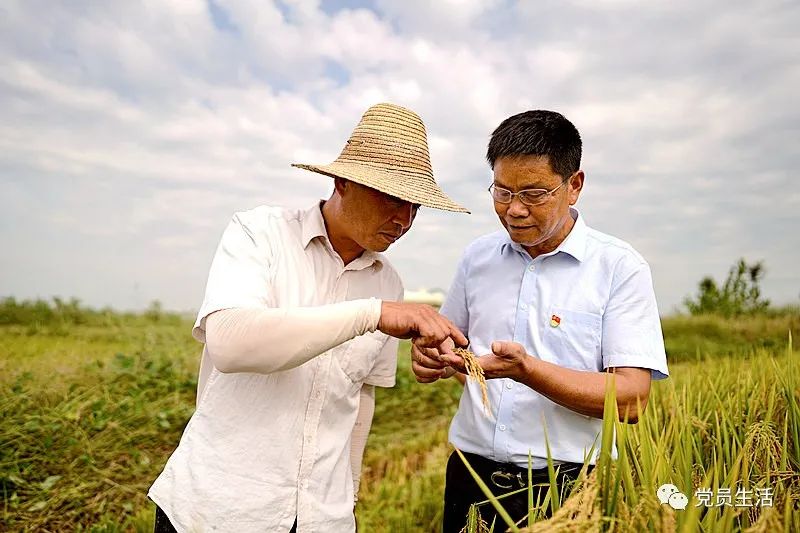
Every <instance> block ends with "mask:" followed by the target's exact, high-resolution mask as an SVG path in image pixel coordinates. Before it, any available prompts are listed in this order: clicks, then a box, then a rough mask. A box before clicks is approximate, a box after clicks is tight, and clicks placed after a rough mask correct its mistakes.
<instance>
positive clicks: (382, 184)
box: [292, 161, 469, 213]
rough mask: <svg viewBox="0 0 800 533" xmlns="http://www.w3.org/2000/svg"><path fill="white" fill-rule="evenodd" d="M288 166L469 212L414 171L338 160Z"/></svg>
mask: <svg viewBox="0 0 800 533" xmlns="http://www.w3.org/2000/svg"><path fill="white" fill-rule="evenodd" d="M292 166H293V167H296V168H302V169H305V170H310V171H311V172H316V173H318V174H323V175H325V176H330V177H332V178H344V179H346V180H350V181H354V182H356V183H360V184H361V185H366V186H367V187H370V188H372V189H376V190H378V191H380V192H382V193H386V194H388V195H390V196H394V197H396V198H400V199H401V200H405V201H407V202H412V203H415V204H420V205H424V206H425V207H431V208H433V209H441V210H444V211H453V212H455V213H469V210H467V209H466V208H464V207H462V206H460V205H459V204H457V203H456V202H454V201H453V200H451V199H450V198H449V197H448V196H447V195H446V194H445V193H444V192H443V191H442V190H441V189H440V188H439V187H438V186H437V185H436V184H435V182H432V181H431V180H429V179H424V178H423V177H422V176H418V175H417V174H416V173H415V172H408V171H404V170H402V169H399V168H383V167H381V166H377V165H375V166H373V165H368V164H366V163H350V162H347V163H345V162H340V161H334V162H333V163H331V164H329V165H307V164H301V163H294V164H292ZM397 174H402V175H403V178H404V179H403V180H398V179H397Z"/></svg>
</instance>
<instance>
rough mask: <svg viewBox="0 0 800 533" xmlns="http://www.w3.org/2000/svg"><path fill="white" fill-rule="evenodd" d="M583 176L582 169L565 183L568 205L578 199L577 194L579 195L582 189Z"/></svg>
mask: <svg viewBox="0 0 800 533" xmlns="http://www.w3.org/2000/svg"><path fill="white" fill-rule="evenodd" d="M585 177H586V176H585V175H584V174H583V170H579V171H577V172H576V173H575V174H573V176H572V177H571V178H570V179H569V183H567V187H569V189H568V194H569V205H575V203H576V202H577V201H578V196H580V195H581V191H582V190H583V180H584V179H585Z"/></svg>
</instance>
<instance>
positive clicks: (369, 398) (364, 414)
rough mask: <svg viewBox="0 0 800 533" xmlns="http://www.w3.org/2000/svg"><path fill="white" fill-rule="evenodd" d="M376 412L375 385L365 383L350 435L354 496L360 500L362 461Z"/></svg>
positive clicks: (356, 499)
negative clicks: (359, 488)
mask: <svg viewBox="0 0 800 533" xmlns="http://www.w3.org/2000/svg"><path fill="white" fill-rule="evenodd" d="M373 414H375V387H374V386H372V385H364V386H363V387H361V394H360V400H359V404H358V417H356V424H355V425H354V426H353V433H352V436H351V437H350V467H351V468H352V469H353V497H354V499H355V501H358V487H359V485H360V484H361V463H362V461H363V459H364V448H366V446H367V436H368V435H369V428H370V426H371V425H372V415H373Z"/></svg>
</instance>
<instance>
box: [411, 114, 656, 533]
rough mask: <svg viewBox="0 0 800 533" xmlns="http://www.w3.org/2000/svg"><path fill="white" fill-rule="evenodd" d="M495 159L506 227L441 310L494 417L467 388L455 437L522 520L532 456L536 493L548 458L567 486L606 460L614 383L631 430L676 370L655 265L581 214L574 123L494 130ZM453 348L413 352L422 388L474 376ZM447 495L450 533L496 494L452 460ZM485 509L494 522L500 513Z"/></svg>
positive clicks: (497, 199) (493, 189)
mask: <svg viewBox="0 0 800 533" xmlns="http://www.w3.org/2000/svg"><path fill="white" fill-rule="evenodd" d="M487 159H488V161H489V164H490V166H491V167H492V169H493V171H494V180H493V183H492V185H491V186H490V187H489V192H490V194H491V197H492V200H493V203H494V209H495V212H496V213H497V216H498V218H499V219H500V223H501V224H502V226H503V228H504V229H503V230H501V231H497V232H495V233H492V234H489V235H486V236H484V237H480V238H478V239H477V240H476V241H474V242H473V243H472V244H470V245H469V246H468V247H467V249H466V251H465V252H464V255H463V257H462V258H461V262H460V264H459V267H458V269H457V271H456V276H455V279H454V280H453V283H452V285H451V287H450V291H449V293H448V295H447V298H446V300H445V302H444V305H443V306H442V309H441V311H442V314H444V315H445V316H447V317H448V318H450V319H451V320H452V321H453V323H454V324H455V325H456V326H458V327H459V328H460V329H461V330H462V331H463V332H465V333H466V334H467V336H468V337H469V340H470V348H471V351H472V352H474V353H475V354H476V355H478V356H482V357H478V359H477V360H478V363H479V364H480V366H481V368H482V369H483V372H484V374H485V377H486V378H487V385H488V398H489V404H490V409H491V414H490V415H489V416H486V415H485V414H484V406H483V403H482V401H481V390H480V388H479V387H478V386H477V384H476V383H473V382H470V383H468V385H467V386H466V387H465V389H464V392H463V396H462V398H461V402H460V404H459V407H458V412H457V413H456V415H455V417H454V419H453V422H452V424H451V426H450V441H451V442H452V443H453V444H454V445H455V447H456V448H459V449H460V450H461V451H463V452H465V456H466V457H467V460H468V462H469V463H470V465H471V466H472V467H473V468H474V469H475V470H476V471H477V473H478V474H479V475H480V476H481V477H482V478H483V480H484V481H486V484H487V485H488V486H489V487H490V488H491V489H492V491H493V492H494V494H502V493H508V492H511V491H519V492H518V493H517V494H516V495H513V496H509V497H508V498H507V499H503V500H502V504H503V506H504V507H505V509H506V510H507V511H508V513H509V515H510V516H511V518H512V519H514V520H515V521H518V520H524V519H525V518H526V517H527V516H528V512H529V509H528V491H526V490H522V491H520V490H519V489H522V488H524V487H527V486H528V460H529V457H531V459H532V461H533V465H532V467H533V471H532V475H533V484H534V486H535V487H541V486H544V487H545V488H544V489H542V490H540V489H539V488H535V489H534V490H535V492H534V499H536V497H537V496H540V497H541V498H544V495H545V492H546V490H547V487H549V481H550V480H549V476H548V472H547V464H548V457H549V458H551V459H552V460H553V461H554V463H555V468H556V472H557V475H556V489H557V490H558V491H559V492H560V491H561V490H562V489H564V488H565V486H567V485H568V484H569V482H570V481H571V480H574V479H575V478H576V477H577V476H578V474H579V472H580V470H581V468H582V466H583V465H584V463H588V464H589V465H592V464H594V463H595V462H596V459H597V454H598V452H599V448H600V440H599V434H600V431H601V429H602V420H601V419H602V418H603V412H604V404H605V392H606V386H607V384H608V383H609V382H611V381H612V379H611V378H612V376H613V381H614V382H615V386H616V398H617V404H618V407H619V414H620V418H621V419H622V420H628V421H629V422H635V421H636V420H637V419H638V417H639V416H640V415H641V409H644V406H645V405H646V403H647V398H648V395H649V392H650V381H651V379H662V378H665V377H666V376H667V374H668V371H667V361H666V356H665V353H664V342H663V338H662V335H661V324H660V321H659V316H658V308H657V307H656V298H655V294H654V291H653V282H652V278H651V276H650V267H649V266H648V264H647V262H646V261H645V260H644V259H643V258H642V256H641V255H639V254H638V253H637V252H636V251H635V250H634V249H633V248H632V247H631V246H630V245H629V244H627V243H625V242H623V241H621V240H619V239H616V238H614V237H611V236H609V235H605V234H603V233H600V232H599V231H596V230H594V229H591V228H589V227H588V226H587V225H586V223H585V222H584V219H583V217H582V216H581V214H580V213H579V212H578V210H577V209H575V208H574V207H573V206H574V205H575V204H576V203H577V201H578V196H579V195H580V193H581V191H582V190H583V183H584V173H583V171H582V170H580V162H581V138H580V134H579V133H578V130H577V129H576V128H575V126H574V125H573V124H572V123H571V122H570V121H569V120H567V119H566V118H565V117H564V116H563V115H561V114H559V113H556V112H553V111H526V112H524V113H520V114H518V115H514V116H512V117H509V118H507V119H506V120H504V121H503V122H502V123H501V124H500V125H499V126H498V127H497V129H496V130H495V131H494V132H493V133H492V136H491V139H490V141H489V147H488V151H487ZM446 342H447V343H448V344H449V343H450V341H449V340H448V341H446ZM443 352H444V353H442V354H440V353H439V351H438V350H431V349H427V348H424V347H422V346H421V345H415V346H414V348H413V353H412V357H413V359H414V363H413V369H414V372H415V373H416V374H417V379H418V381H421V382H432V381H436V380H437V379H440V378H442V377H449V376H450V375H453V374H454V373H455V370H458V371H459V372H464V371H465V370H466V369H465V368H464V364H463V360H462V359H461V358H459V357H457V356H455V355H454V354H453V353H452V350H451V349H449V347H448V348H447V349H445V350H443ZM454 369H455V370H454ZM456 375H457V376H458V375H461V374H456ZM461 381H462V382H463V377H462V379H461ZM587 469H588V467H587ZM542 484H543V485H542ZM444 499H445V501H444V531H445V532H448V533H450V532H458V531H460V530H461V528H462V527H463V526H464V523H465V522H466V516H467V512H468V510H469V507H470V505H472V504H475V503H478V502H481V501H484V500H486V497H485V496H484V493H483V492H482V491H481V489H480V487H479V486H478V485H477V484H476V483H475V482H474V480H473V477H472V475H471V474H470V473H469V472H468V470H467V469H466V468H465V466H464V464H463V462H462V460H461V458H460V457H458V456H457V455H453V456H451V457H450V460H449V461H448V464H447V474H446V488H445V496H444ZM534 501H535V500H534ZM548 509H549V508H548ZM480 511H481V513H482V514H483V517H484V518H485V519H487V520H488V521H489V522H491V521H492V519H493V518H494V517H495V512H494V509H493V508H492V507H491V505H489V506H481V507H480ZM498 520H500V519H499V518H498Z"/></svg>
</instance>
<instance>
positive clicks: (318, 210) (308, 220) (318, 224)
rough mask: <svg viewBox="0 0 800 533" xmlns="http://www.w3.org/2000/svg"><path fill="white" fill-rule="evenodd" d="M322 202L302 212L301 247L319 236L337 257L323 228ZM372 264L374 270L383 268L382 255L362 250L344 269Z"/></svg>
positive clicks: (361, 267)
mask: <svg viewBox="0 0 800 533" xmlns="http://www.w3.org/2000/svg"><path fill="white" fill-rule="evenodd" d="M324 203H325V200H320V201H318V202H315V203H314V205H312V206H311V207H309V208H308V209H306V210H305V211H304V212H303V215H302V218H301V221H302V222H301V225H302V239H303V240H302V242H303V248H308V245H309V244H311V241H313V240H314V239H315V238H317V237H321V240H322V241H323V245H324V246H325V247H326V248H328V250H330V252H331V253H332V254H334V255H336V256H337V257H338V254H336V251H335V250H334V249H333V246H332V245H331V241H330V239H329V238H328V230H327V229H326V228H325V219H324V218H322V204H324ZM373 265H374V266H375V270H377V271H380V270H381V269H382V268H383V256H382V255H381V254H379V253H377V252H372V251H370V250H364V252H363V253H362V254H361V256H359V257H357V258H356V259H354V260H353V261H352V262H350V264H348V265H347V266H346V267H345V270H361V269H363V268H367V267H369V266H373Z"/></svg>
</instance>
